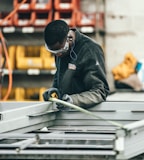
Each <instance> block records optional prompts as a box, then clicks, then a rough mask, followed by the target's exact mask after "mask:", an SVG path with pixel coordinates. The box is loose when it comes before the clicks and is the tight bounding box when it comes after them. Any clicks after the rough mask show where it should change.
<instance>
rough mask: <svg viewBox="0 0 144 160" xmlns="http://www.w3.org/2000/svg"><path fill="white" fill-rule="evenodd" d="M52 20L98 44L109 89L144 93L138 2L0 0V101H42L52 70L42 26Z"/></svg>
mask: <svg viewBox="0 0 144 160" xmlns="http://www.w3.org/2000/svg"><path fill="white" fill-rule="evenodd" d="M55 19H63V20H65V21H66V22H67V23H68V24H69V26H70V27H77V28H78V29H79V31H80V32H82V33H84V34H86V35H88V36H89V37H91V38H93V39H95V40H96V41H97V42H98V43H99V44H100V45H101V46H102V48H103V50H104V56H105V65H106V71H107V79H108V82H109V85H110V89H111V92H113V91H117V90H123V91H125V90H131V91H132V92H133V91H137V92H139V91H140V92H141V91H143V88H144V67H143V63H144V60H143V57H144V54H143V52H144V44H143V43H144V27H143V24H144V1H143V0H139V1H137V0H25V1H23V0H0V33H1V34H0V100H6V101H29V100H31V101H37V100H39V101H42V96H41V95H42V92H43V91H44V90H45V89H47V88H49V87H51V83H52V79H53V75H54V73H55V64H54V57H53V55H52V54H51V53H49V52H47V51H46V50H45V47H44V40H43V30H44V27H45V26H46V24H47V23H48V22H50V21H52V20H55Z"/></svg>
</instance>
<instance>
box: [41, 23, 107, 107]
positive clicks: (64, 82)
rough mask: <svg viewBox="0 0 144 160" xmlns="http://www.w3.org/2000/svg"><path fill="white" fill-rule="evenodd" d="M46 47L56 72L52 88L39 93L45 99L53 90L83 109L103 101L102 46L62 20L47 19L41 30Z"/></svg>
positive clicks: (103, 70)
mask: <svg viewBox="0 0 144 160" xmlns="http://www.w3.org/2000/svg"><path fill="white" fill-rule="evenodd" d="M44 40H45V46H46V49H47V50H48V51H49V52H51V53H53V54H54V55H55V63H56V69H57V70H56V74H55V76H54V81H53V86H52V88H50V89H48V90H46V91H45V92H44V93H43V98H44V100H45V101H47V100H48V98H49V97H50V96H51V93H52V92H53V91H56V92H58V94H59V95H60V98H61V99H62V100H65V101H67V102H69V103H73V104H75V105H77V106H80V107H83V108H87V107H90V106H93V105H96V104H98V103H100V102H103V101H105V100H106V97H107V95H108V93H109V86H108V83H107V80H106V72H105V63H104V53H103V50H102V48H101V47H100V46H99V45H98V44H97V43H96V42H95V41H94V40H92V39H90V38H89V37H88V36H86V35H84V34H82V33H80V32H79V31H78V30H77V29H76V28H69V26H68V25H67V24H66V22H65V21H63V20H54V21H52V22H50V23H49V24H48V25H47V26H46V27H45V30H44Z"/></svg>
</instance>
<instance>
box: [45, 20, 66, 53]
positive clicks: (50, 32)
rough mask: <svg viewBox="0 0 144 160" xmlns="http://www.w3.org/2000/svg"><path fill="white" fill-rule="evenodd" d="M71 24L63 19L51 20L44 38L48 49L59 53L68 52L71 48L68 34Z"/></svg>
mask: <svg viewBox="0 0 144 160" xmlns="http://www.w3.org/2000/svg"><path fill="white" fill-rule="evenodd" d="M68 32H69V26H68V25H67V24H66V22H64V21H63V20H55V21H52V22H50V23H49V24H48V25H47V26H46V27H45V30H44V40H45V46H46V48H47V50H49V51H50V52H52V53H54V54H57V53H59V52H66V51H67V50H68V49H69V43H68V42H67V36H68Z"/></svg>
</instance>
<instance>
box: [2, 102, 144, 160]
mask: <svg viewBox="0 0 144 160" xmlns="http://www.w3.org/2000/svg"><path fill="white" fill-rule="evenodd" d="M88 110H89V111H91V112H93V113H95V114H96V115H99V116H101V117H103V118H105V120H102V119H99V118H94V117H91V116H90V115H86V114H84V113H81V112H79V111H76V110H71V111H58V110H57V109H56V107H55V104H54V103H51V102H47V103H46V102H42V103H40V102H1V103H0V159H11V160H12V159H13V160H14V159H31V160H34V159H41V160H42V159H52V160H56V159H57V160H68V159H69V160H87V159H89V160H128V159H130V160H143V159H144V155H143V153H144V136H143V135H144V102H143V101H131V102H130V101H117V100H116V101H110V100H109V101H107V102H103V103H101V104H99V105H97V106H94V107H92V108H89V109H88ZM107 119H108V120H111V121H115V122H117V123H119V124H122V126H123V127H119V126H116V125H112V124H110V123H109V122H108V121H106V120H107ZM44 127H46V129H45V130H44ZM42 128H43V129H42Z"/></svg>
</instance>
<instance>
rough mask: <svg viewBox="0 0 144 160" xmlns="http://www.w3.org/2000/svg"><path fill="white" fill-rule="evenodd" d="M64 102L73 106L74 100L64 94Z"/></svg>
mask: <svg viewBox="0 0 144 160" xmlns="http://www.w3.org/2000/svg"><path fill="white" fill-rule="evenodd" d="M62 100H63V101H66V102H69V103H72V104H73V100H72V98H71V96H69V95H68V94H64V95H63V97H62Z"/></svg>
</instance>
